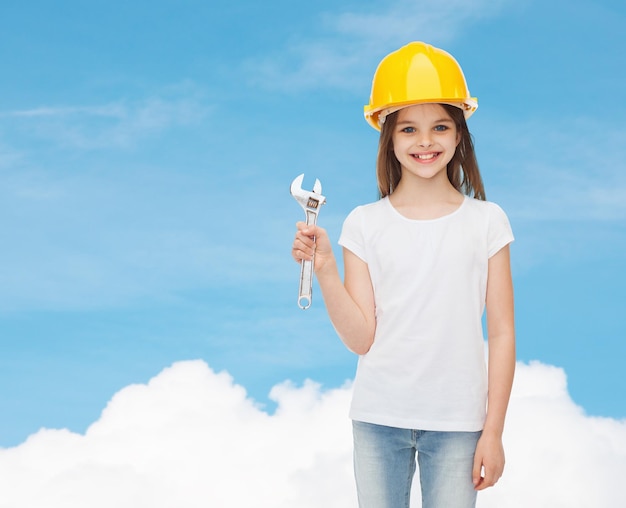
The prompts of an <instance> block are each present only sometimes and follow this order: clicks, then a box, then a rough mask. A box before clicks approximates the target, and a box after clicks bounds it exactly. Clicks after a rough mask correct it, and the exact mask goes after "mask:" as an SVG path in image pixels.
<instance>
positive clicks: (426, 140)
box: [415, 131, 433, 148]
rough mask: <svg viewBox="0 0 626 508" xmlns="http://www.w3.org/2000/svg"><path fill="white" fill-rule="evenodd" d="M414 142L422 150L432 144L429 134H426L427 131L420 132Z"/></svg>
mask: <svg viewBox="0 0 626 508" xmlns="http://www.w3.org/2000/svg"><path fill="white" fill-rule="evenodd" d="M415 142H416V143H417V145H418V146H420V147H422V148H429V147H431V146H432V144H433V140H432V138H431V136H430V132H428V131H426V132H420V133H419V134H418V135H417V139H416V140H415Z"/></svg>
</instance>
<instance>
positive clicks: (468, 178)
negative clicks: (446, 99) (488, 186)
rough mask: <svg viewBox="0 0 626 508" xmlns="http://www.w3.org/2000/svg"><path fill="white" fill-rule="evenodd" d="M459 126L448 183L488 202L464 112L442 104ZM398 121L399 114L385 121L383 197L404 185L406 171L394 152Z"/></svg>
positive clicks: (379, 174)
mask: <svg viewBox="0 0 626 508" xmlns="http://www.w3.org/2000/svg"><path fill="white" fill-rule="evenodd" d="M441 106H442V107H443V108H444V109H445V110H446V112H447V113H448V115H450V118H452V120H453V121H454V123H455V125H456V129H457V132H458V133H459V134H460V137H461V141H459V144H458V145H457V147H456V150H455V152H454V156H453V157H452V159H451V160H450V162H448V167H447V173H448V180H450V183H451V184H452V185H453V186H454V188H455V189H456V190H458V191H459V192H461V193H463V194H466V195H468V196H471V197H474V198H476V199H481V200H483V201H484V200H485V188H484V186H483V180H482V178H481V176H480V170H479V168H478V161H477V160H476V153H475V152H474V142H473V141H472V135H471V134H470V132H469V129H468V128H467V122H466V121H465V116H464V115H463V110H462V109H460V108H457V107H456V106H451V105H450V104H441ZM397 121H398V112H397V111H396V112H395V113H391V114H390V115H388V116H387V117H386V118H385V122H384V123H383V125H382V129H381V131H380V139H379V141H378V158H377V160H376V178H377V180H378V193H379V194H380V197H381V198H384V197H385V196H388V195H389V194H391V193H392V192H393V191H394V189H395V188H396V187H397V186H398V183H400V178H401V176H402V168H401V167H400V162H398V159H396V155H395V154H394V152H393V131H394V130H395V127H396V123H397Z"/></svg>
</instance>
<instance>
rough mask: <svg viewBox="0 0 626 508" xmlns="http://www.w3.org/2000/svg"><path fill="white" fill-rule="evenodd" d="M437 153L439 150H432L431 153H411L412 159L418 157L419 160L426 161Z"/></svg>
mask: <svg viewBox="0 0 626 508" xmlns="http://www.w3.org/2000/svg"><path fill="white" fill-rule="evenodd" d="M438 155H439V152H433V153H416V154H413V158H414V159H419V160H421V161H428V160H431V159H434V158H435V157H437V156H438Z"/></svg>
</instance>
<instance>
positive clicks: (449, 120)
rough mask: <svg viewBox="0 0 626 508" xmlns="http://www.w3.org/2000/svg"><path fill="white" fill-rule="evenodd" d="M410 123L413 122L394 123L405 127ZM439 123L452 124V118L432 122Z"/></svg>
mask: <svg viewBox="0 0 626 508" xmlns="http://www.w3.org/2000/svg"><path fill="white" fill-rule="evenodd" d="M412 123H415V122H412V121H411V120H402V121H398V122H396V125H407V124H412ZM439 123H454V120H452V118H440V119H438V120H435V121H434V122H433V124H439Z"/></svg>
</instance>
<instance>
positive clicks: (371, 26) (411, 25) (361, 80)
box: [245, 0, 512, 92]
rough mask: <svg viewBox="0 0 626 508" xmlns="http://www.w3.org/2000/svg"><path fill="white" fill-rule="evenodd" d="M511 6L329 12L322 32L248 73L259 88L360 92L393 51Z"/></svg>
mask: <svg viewBox="0 0 626 508" xmlns="http://www.w3.org/2000/svg"><path fill="white" fill-rule="evenodd" d="M507 4H512V2H510V0H498V1H495V2H494V1H487V0H474V1H471V2H470V1H468V0H450V1H446V2H440V1H437V0H422V1H416V0H396V1H395V2H392V3H385V4H384V7H382V8H379V10H377V11H369V12H366V11H364V10H360V11H358V12H351V11H350V12H340V13H336V12H333V13H327V14H326V15H324V16H323V17H321V18H320V19H318V20H317V24H315V23H313V26H312V28H311V29H312V31H317V30H319V31H320V32H321V33H315V35H310V36H309V37H310V38H307V37H302V38H298V39H292V40H290V41H289V43H288V45H287V46H286V47H285V48H284V49H283V50H282V51H281V53H280V54H271V55H269V56H267V57H265V58H259V57H255V58H254V60H250V61H248V62H246V64H245V70H246V74H247V75H251V76H252V78H251V79H252V81H253V82H254V83H255V84H260V85H262V86H265V87H268V88H271V89H279V90H282V91H286V92H289V91H293V90H298V91H302V89H312V88H343V89H347V90H354V89H355V87H356V88H357V89H358V88H359V87H361V86H362V85H363V84H366V83H368V82H369V79H370V78H371V73H372V65H375V62H377V61H378V60H379V59H380V58H381V57H382V56H384V55H385V54H387V53H388V52H389V51H392V50H394V49H397V48H398V47H400V46H401V45H403V44H406V43H407V42H409V41H412V40H423V41H427V42H430V43H434V44H442V43H445V42H448V41H450V40H453V39H454V38H455V37H456V35H457V34H458V33H459V31H460V30H461V29H462V28H463V26H464V25H465V24H467V23H470V22H473V21H476V20H478V19H483V18H488V17H493V16H495V15H498V14H499V13H500V11H501V9H502V8H503V6H505V5H507ZM376 5H377V6H378V4H376Z"/></svg>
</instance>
